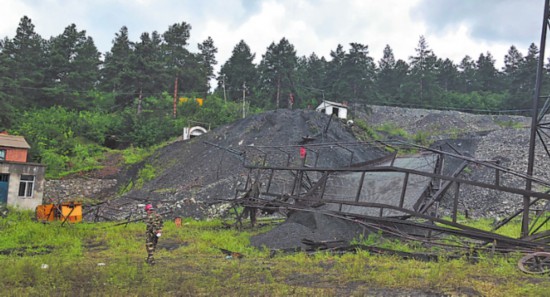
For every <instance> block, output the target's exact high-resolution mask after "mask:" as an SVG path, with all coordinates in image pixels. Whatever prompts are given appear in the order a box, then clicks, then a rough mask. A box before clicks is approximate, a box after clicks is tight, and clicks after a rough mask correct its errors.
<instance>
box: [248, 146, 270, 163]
mask: <svg viewBox="0 0 550 297" xmlns="http://www.w3.org/2000/svg"><path fill="white" fill-rule="evenodd" d="M246 148H247V149H248V148H251V149H254V150H257V151H259V152H260V153H261V154H260V155H262V156H263V158H262V159H263V161H262V166H265V162H266V159H267V153H266V152H265V151H263V150H261V149H259V148H257V147H255V146H252V145H249V146H247V147H246Z"/></svg>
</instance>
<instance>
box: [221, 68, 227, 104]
mask: <svg viewBox="0 0 550 297" xmlns="http://www.w3.org/2000/svg"><path fill="white" fill-rule="evenodd" d="M222 88H223V103H225V104H227V96H226V95H225V74H224V75H222Z"/></svg>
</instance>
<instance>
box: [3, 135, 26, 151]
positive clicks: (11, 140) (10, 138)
mask: <svg viewBox="0 0 550 297" xmlns="http://www.w3.org/2000/svg"><path fill="white" fill-rule="evenodd" d="M0 147H13V148H24V149H30V148H31V146H30V145H29V144H28V143H27V141H26V140H25V138H24V137H23V136H15V135H3V134H0Z"/></svg>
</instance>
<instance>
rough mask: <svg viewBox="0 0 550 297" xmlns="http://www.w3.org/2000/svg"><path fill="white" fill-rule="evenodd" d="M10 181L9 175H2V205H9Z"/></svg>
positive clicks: (0, 184)
mask: <svg viewBox="0 0 550 297" xmlns="http://www.w3.org/2000/svg"><path fill="white" fill-rule="evenodd" d="M9 179H10V175H9V174H0V203H8V183H9Z"/></svg>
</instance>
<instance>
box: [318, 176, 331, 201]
mask: <svg viewBox="0 0 550 297" xmlns="http://www.w3.org/2000/svg"><path fill="white" fill-rule="evenodd" d="M325 175H326V178H325V180H324V181H323V185H322V187H321V195H320V196H319V200H323V197H324V196H325V190H326V188H327V181H328V176H329V172H328V171H324V172H323V176H325Z"/></svg>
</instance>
